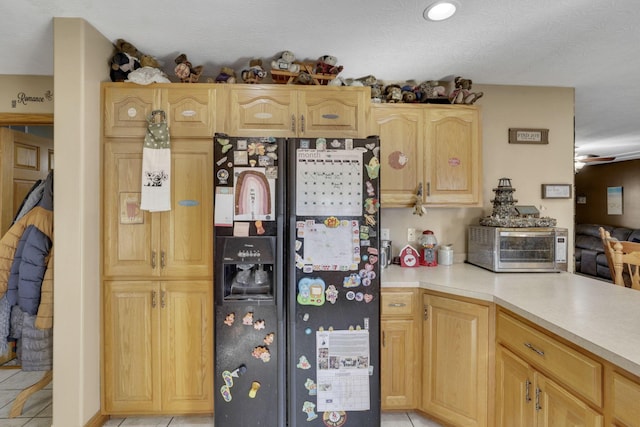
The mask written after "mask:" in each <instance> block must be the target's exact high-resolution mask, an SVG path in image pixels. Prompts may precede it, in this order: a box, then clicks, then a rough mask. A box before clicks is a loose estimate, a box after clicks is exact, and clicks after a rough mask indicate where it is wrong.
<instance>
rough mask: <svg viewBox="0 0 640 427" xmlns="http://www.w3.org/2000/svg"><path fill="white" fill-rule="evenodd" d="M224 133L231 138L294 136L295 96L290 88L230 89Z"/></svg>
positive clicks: (295, 117)
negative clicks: (232, 136)
mask: <svg viewBox="0 0 640 427" xmlns="http://www.w3.org/2000/svg"><path fill="white" fill-rule="evenodd" d="M228 91H229V108H228V114H229V116H228V117H227V122H226V123H227V124H226V126H225V129H227V130H226V132H227V133H228V134H230V135H234V136H294V135H295V132H296V130H295V129H296V123H297V122H296V120H297V102H296V99H297V95H296V91H295V90H292V89H290V88H278V87H273V88H264V87H258V86H252V87H248V88H242V87H233V88H228Z"/></svg>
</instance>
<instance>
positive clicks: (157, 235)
mask: <svg viewBox="0 0 640 427" xmlns="http://www.w3.org/2000/svg"><path fill="white" fill-rule="evenodd" d="M217 93H218V92H217V89H216V88H215V86H214V85H207V84H203V85H181V84H176V85H162V84H155V85H149V86H148V87H138V86H130V85H128V84H123V83H105V84H104V85H103V106H104V107H103V109H104V126H103V167H102V181H103V183H102V189H103V193H102V230H103V231H102V241H103V247H102V260H103V261H102V262H103V268H102V278H103V281H102V308H103V309H102V346H103V347H102V349H103V358H102V382H101V386H102V408H103V412H105V413H107V414H121V415H128V414H160V413H164V414H190V413H211V412H212V411H213V368H212V367H213V141H212V135H213V132H214V124H215V123H217V116H216V109H215V105H216V102H217V98H216V96H217ZM155 109H162V110H164V111H165V112H166V113H167V121H168V124H169V130H170V135H171V172H170V174H171V188H170V197H171V210H169V211H163V212H149V211H141V210H140V208H139V206H140V195H141V184H142V143H143V138H144V134H145V132H146V127H147V121H146V118H147V116H148V115H149V114H150V113H151V111H152V110H155Z"/></svg>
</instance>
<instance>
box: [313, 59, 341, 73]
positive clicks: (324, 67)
mask: <svg viewBox="0 0 640 427" xmlns="http://www.w3.org/2000/svg"><path fill="white" fill-rule="evenodd" d="M337 63H338V58H336V57H335V56H331V55H323V56H321V57H320V58H318V62H316V69H315V73H316V74H340V72H341V71H342V69H343V67H342V65H336V64H337Z"/></svg>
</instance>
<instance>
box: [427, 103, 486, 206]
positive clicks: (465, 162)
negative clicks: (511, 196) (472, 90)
mask: <svg viewBox="0 0 640 427" xmlns="http://www.w3.org/2000/svg"><path fill="white" fill-rule="evenodd" d="M479 128H480V127H479V118H478V111H477V110H475V109H460V108H457V109H455V108H447V109H445V108H438V109H429V110H427V135H426V139H427V141H428V145H429V151H428V152H427V153H426V154H427V158H429V159H431V160H430V162H429V167H428V169H427V177H426V180H427V184H426V185H427V189H426V190H427V202H428V203H432V204H437V203H461V204H472V203H478V201H479V195H480V184H481V182H482V180H479V179H478V177H481V176H482V175H480V173H479V168H480V157H481V155H482V152H481V147H480V129H479Z"/></svg>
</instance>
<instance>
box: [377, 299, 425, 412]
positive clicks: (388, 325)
mask: <svg viewBox="0 0 640 427" xmlns="http://www.w3.org/2000/svg"><path fill="white" fill-rule="evenodd" d="M416 307H417V291H416V290H411V289H409V290H394V291H383V292H382V302H381V314H382V319H381V323H380V331H381V337H380V343H381V348H380V360H381V364H382V367H381V369H380V388H381V396H382V410H396V409H398V410H400V409H403V410H408V409H415V408H416V406H417V400H418V395H419V393H420V392H419V390H420V375H419V372H420V365H419V360H420V357H419V350H420V345H419V339H420V335H419V328H418V322H417V321H416V320H415V314H416Z"/></svg>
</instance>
